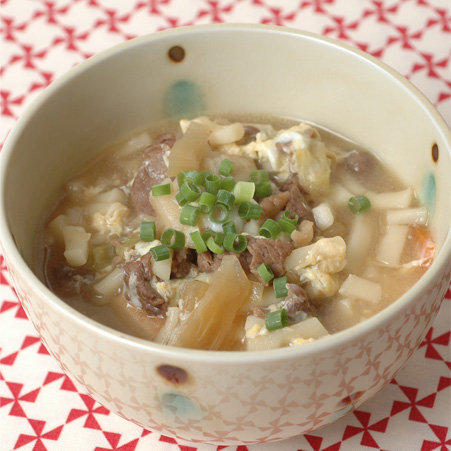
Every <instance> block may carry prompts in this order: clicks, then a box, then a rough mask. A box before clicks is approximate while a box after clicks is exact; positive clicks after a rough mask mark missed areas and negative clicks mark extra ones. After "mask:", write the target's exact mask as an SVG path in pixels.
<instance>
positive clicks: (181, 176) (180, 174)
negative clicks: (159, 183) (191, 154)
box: [177, 171, 186, 188]
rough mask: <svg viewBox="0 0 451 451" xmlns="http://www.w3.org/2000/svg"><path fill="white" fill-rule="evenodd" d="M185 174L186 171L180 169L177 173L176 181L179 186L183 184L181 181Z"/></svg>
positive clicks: (183, 179)
mask: <svg viewBox="0 0 451 451" xmlns="http://www.w3.org/2000/svg"><path fill="white" fill-rule="evenodd" d="M185 174H186V171H180V172H179V173H178V174H177V183H178V185H179V188H180V187H181V186H182V185H183V182H184V181H185Z"/></svg>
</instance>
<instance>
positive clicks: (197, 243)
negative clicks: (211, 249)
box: [189, 230, 207, 254]
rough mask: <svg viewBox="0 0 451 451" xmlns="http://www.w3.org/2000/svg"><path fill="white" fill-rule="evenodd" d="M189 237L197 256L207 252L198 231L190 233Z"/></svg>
mask: <svg viewBox="0 0 451 451" xmlns="http://www.w3.org/2000/svg"><path fill="white" fill-rule="evenodd" d="M189 236H190V237H191V239H192V240H193V243H194V247H195V248H196V251H197V253H198V254H202V252H206V251H207V245H206V244H205V241H204V240H203V239H202V236H201V234H200V232H199V230H196V231H195V232H191V233H190V234H189Z"/></svg>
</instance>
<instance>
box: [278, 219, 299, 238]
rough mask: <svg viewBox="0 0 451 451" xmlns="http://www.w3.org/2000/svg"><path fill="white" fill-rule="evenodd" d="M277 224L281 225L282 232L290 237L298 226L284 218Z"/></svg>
mask: <svg viewBox="0 0 451 451" xmlns="http://www.w3.org/2000/svg"><path fill="white" fill-rule="evenodd" d="M277 223H278V224H279V225H280V228H281V229H282V232H285V233H288V235H291V234H292V233H293V232H294V231H295V230H296V226H295V225H294V224H293V223H291V222H290V221H287V220H286V219H284V218H281V219H279V220H278V221H277Z"/></svg>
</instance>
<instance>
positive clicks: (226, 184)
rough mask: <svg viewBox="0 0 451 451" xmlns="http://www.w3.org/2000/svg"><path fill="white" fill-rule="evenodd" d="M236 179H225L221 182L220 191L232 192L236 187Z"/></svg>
mask: <svg viewBox="0 0 451 451" xmlns="http://www.w3.org/2000/svg"><path fill="white" fill-rule="evenodd" d="M235 183H236V182H235V179H234V178H233V177H230V176H228V177H224V178H222V179H221V180H220V182H219V189H225V190H226V191H232V190H233V187H234V186H235Z"/></svg>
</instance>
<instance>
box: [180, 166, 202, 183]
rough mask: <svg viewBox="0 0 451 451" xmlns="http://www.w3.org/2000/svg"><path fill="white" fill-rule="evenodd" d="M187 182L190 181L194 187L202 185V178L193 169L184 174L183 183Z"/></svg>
mask: <svg viewBox="0 0 451 451" xmlns="http://www.w3.org/2000/svg"><path fill="white" fill-rule="evenodd" d="M187 180H191V181H192V182H193V183H195V184H196V185H203V183H204V176H203V175H202V174H201V173H199V172H197V171H195V170H194V169H191V170H189V171H186V172H185V180H184V181H185V182H186V181H187Z"/></svg>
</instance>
